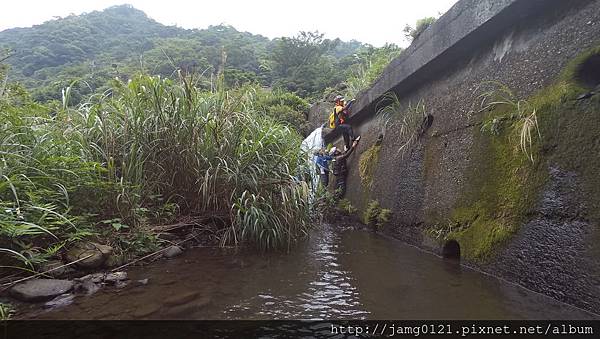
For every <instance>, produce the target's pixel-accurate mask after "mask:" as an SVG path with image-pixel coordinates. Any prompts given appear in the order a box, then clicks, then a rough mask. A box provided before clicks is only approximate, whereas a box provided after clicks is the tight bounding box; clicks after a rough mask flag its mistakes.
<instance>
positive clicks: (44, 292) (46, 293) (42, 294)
mask: <svg viewBox="0 0 600 339" xmlns="http://www.w3.org/2000/svg"><path fill="white" fill-rule="evenodd" d="M71 289H73V282H72V281H69V280H59V279H35V280H29V281H25V282H22V283H20V284H17V285H15V286H13V288H11V290H10V295H11V296H12V297H14V298H15V299H18V300H21V301H28V302H37V301H46V300H50V299H52V298H54V297H56V296H58V295H61V294H64V293H67V292H69V291H70V290H71Z"/></svg>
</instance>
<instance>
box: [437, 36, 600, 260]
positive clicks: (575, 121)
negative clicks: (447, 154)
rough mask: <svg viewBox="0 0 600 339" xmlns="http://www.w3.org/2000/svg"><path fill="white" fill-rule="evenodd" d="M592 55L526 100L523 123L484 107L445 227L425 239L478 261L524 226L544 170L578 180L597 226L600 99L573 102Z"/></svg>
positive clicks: (508, 111)
mask: <svg viewBox="0 0 600 339" xmlns="http://www.w3.org/2000/svg"><path fill="white" fill-rule="evenodd" d="M599 53H600V48H594V49H591V50H589V51H586V52H584V53H582V54H581V55H580V56H578V57H577V58H576V59H574V60H573V61H572V62H571V63H569V65H568V66H567V67H566V68H565V70H564V71H563V73H562V74H561V76H560V77H559V79H558V80H557V81H556V82H555V83H554V84H552V85H550V86H548V87H547V88H544V89H543V90H541V91H539V92H537V93H535V94H534V95H532V96H531V97H530V98H528V99H527V101H526V106H527V107H528V109H529V111H528V112H530V113H529V115H527V114H525V115H524V114H520V113H519V112H518V111H515V109H517V110H518V109H519V107H521V106H519V105H511V104H497V105H493V107H491V108H492V110H491V111H489V112H487V113H486V115H485V116H484V117H483V121H484V124H483V127H484V128H482V130H476V131H475V132H474V133H475V135H474V140H473V145H474V146H473V147H474V148H473V151H472V164H473V165H472V167H471V169H470V170H469V172H468V173H467V180H466V182H467V184H466V186H465V187H464V191H463V192H462V195H461V198H460V199H459V201H458V203H457V205H456V206H455V209H454V211H453V213H452V216H451V221H450V222H449V223H448V224H447V225H442V226H439V227H437V228H434V229H431V230H429V234H435V235H436V236H438V238H439V239H445V240H450V239H454V240H457V241H458V242H459V243H460V246H461V251H462V253H463V255H464V256H465V257H466V258H468V259H472V260H475V261H485V260H486V259H488V258H490V257H491V256H492V255H493V254H494V252H495V250H496V249H498V248H500V247H501V246H502V244H504V243H505V242H506V241H508V240H509V239H510V238H511V237H512V236H513V235H514V234H515V233H516V232H517V231H518V230H519V228H520V226H521V225H522V224H524V223H525V222H527V221H528V220H529V219H530V215H531V212H533V209H534V208H535V205H536V203H537V202H538V200H539V194H540V192H541V191H542V189H543V187H544V185H545V184H546V183H547V180H548V168H549V167H550V166H557V167H559V168H560V169H561V170H564V171H572V172H574V173H576V174H577V178H578V181H579V183H580V184H581V187H582V190H581V192H580V194H581V195H583V197H584V200H585V201H586V202H587V207H588V209H587V217H588V218H590V220H593V221H595V222H598V220H600V192H599V190H598V187H600V178H599V176H598V173H600V159H599V158H600V157H599V156H598V154H600V143H599V142H598V140H600V138H599V137H598V135H599V134H598V133H600V116H599V112H600V98H599V95H595V96H593V97H592V98H591V99H587V100H577V98H578V97H579V96H580V95H581V94H583V93H586V92H587V91H589V89H587V88H584V87H582V86H581V85H580V84H579V83H578V81H577V76H576V75H577V71H578V69H579V67H580V65H581V64H582V63H583V61H585V60H586V59H587V58H588V57H589V56H591V55H597V54H599ZM532 112H535V118H536V121H535V126H534V127H535V128H534V129H530V130H529V131H533V132H535V133H536V134H537V133H539V136H535V134H534V137H533V138H532V139H527V138H525V140H524V139H523V138H524V136H523V133H524V132H523V131H524V130H527V126H524V125H523V124H524V120H523V117H529V116H530V114H531V113H532ZM494 121H495V122H494ZM486 122H487V126H486ZM489 122H492V123H489ZM530 122H531V121H530ZM532 126H533V125H532ZM532 126H529V127H532ZM486 129H487V130H486ZM489 132H491V133H489ZM529 141H531V142H529ZM524 142H525V145H524Z"/></svg>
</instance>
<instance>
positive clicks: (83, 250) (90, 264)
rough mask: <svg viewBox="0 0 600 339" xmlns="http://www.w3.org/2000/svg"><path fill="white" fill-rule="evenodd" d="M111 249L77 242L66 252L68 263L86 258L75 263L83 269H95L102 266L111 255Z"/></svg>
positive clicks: (106, 246)
mask: <svg viewBox="0 0 600 339" xmlns="http://www.w3.org/2000/svg"><path fill="white" fill-rule="evenodd" d="M112 250H113V249H112V247H110V246H108V245H101V244H97V243H94V242H78V243H76V244H75V245H74V246H73V247H71V249H70V250H69V251H68V252H67V260H68V261H69V262H72V261H76V260H79V259H82V258H86V259H84V260H82V261H79V262H77V266H79V267H83V268H97V267H100V266H102V264H104V262H105V261H106V259H108V257H109V256H110V254H111V253H112Z"/></svg>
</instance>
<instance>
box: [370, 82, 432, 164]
mask: <svg viewBox="0 0 600 339" xmlns="http://www.w3.org/2000/svg"><path fill="white" fill-rule="evenodd" d="M378 106H379V107H378V109H377V115H378V116H379V119H380V120H381V121H382V122H383V123H384V125H385V127H384V128H385V129H387V128H388V127H392V128H395V129H396V130H397V133H398V138H399V140H398V142H397V143H396V144H397V145H398V153H400V154H401V155H402V157H404V154H405V153H406V151H407V150H408V149H410V146H412V145H413V144H415V143H416V142H417V140H418V138H419V136H420V135H421V134H422V132H423V131H424V130H423V129H424V128H425V126H424V124H425V122H426V119H427V108H426V107H425V103H424V102H423V101H419V102H418V103H417V104H416V105H413V104H412V103H409V104H408V106H407V107H406V108H404V107H403V106H402V104H401V102H400V100H399V99H398V96H397V95H396V94H395V93H393V92H389V93H386V94H385V96H384V97H383V98H382V100H381V101H380V102H379V104H378Z"/></svg>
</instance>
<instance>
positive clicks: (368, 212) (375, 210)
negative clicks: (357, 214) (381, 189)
mask: <svg viewBox="0 0 600 339" xmlns="http://www.w3.org/2000/svg"><path fill="white" fill-rule="evenodd" d="M391 216H392V211H391V210H389V209H385V208H381V206H380V205H379V202H378V201H376V200H372V201H371V202H369V204H368V205H367V208H366V209H365V211H364V213H363V223H364V224H365V225H367V226H371V227H374V228H375V229H378V230H380V229H382V228H383V226H385V224H387V223H388V222H389V221H390V220H391Z"/></svg>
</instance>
